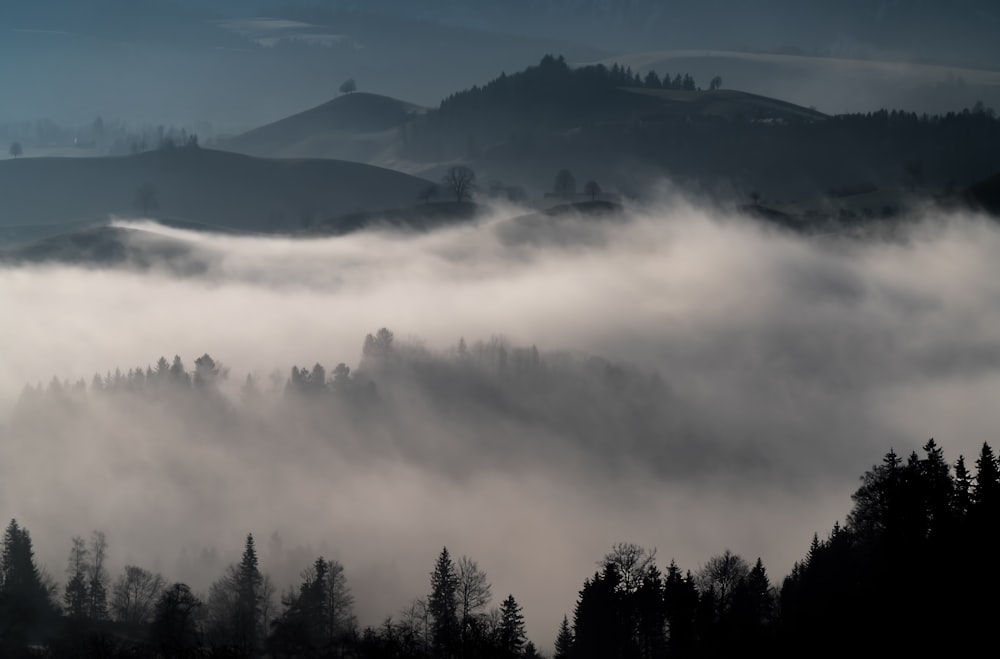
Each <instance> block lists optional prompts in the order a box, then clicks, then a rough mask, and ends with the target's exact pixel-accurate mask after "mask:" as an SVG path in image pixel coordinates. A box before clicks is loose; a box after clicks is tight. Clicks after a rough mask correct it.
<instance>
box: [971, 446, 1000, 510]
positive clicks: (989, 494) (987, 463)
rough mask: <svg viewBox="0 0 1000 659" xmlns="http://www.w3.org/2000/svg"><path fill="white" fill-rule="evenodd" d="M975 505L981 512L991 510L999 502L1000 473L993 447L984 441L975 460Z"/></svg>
mask: <svg viewBox="0 0 1000 659" xmlns="http://www.w3.org/2000/svg"><path fill="white" fill-rule="evenodd" d="M973 499H974V501H975V504H976V507H977V508H979V509H980V510H981V511H983V512H987V513H988V512H991V511H993V510H995V509H996V508H997V504H998V502H1000V473H998V468H997V459H996V457H995V456H994V455H993V449H992V448H990V445H989V444H986V443H984V444H983V448H982V450H981V451H980V453H979V458H978V459H977V460H976V486H975V488H974V489H973Z"/></svg>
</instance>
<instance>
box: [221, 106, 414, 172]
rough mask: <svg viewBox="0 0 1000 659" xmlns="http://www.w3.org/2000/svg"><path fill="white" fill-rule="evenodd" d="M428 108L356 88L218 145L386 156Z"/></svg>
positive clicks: (277, 153) (282, 152)
mask: <svg viewBox="0 0 1000 659" xmlns="http://www.w3.org/2000/svg"><path fill="white" fill-rule="evenodd" d="M424 112H426V109H425V108H422V107H420V106H418V105H414V104H412V103H407V102H406V101H400V100H397V99H394V98H389V97H388V96H381V95H379V94H369V93H364V92H356V93H351V94H344V95H342V96H339V97H338V98H335V99H333V100H332V101H328V102H326V103H323V104H322V105H318V106H316V107H314V108H311V109H309V110H306V111H304V112H300V113H298V114H294V115H292V116H290V117H285V118H284V119H280V120H278V121H275V122H272V123H269V124H266V125H264V126H261V127H259V128H255V129H253V130H250V131H248V132H246V133H243V134H241V135H237V136H236V137H233V138H230V139H227V140H221V141H219V142H218V143H217V145H216V146H218V147H219V148H223V149H226V150H228V151H234V152H236V153H244V154H247V155H253V156H262V157H268V158H338V159H343V160H354V161H358V162H367V163H375V162H381V161H384V160H387V159H389V158H390V157H391V154H392V152H393V150H394V148H395V146H396V144H397V142H398V141H399V140H400V139H401V137H402V135H401V131H402V128H403V126H404V125H405V124H406V123H407V122H408V121H412V120H413V119H415V118H416V117H418V116H420V115H421V114H423V113H424Z"/></svg>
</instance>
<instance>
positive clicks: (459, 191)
mask: <svg viewBox="0 0 1000 659" xmlns="http://www.w3.org/2000/svg"><path fill="white" fill-rule="evenodd" d="M441 183H442V184H443V185H444V187H445V188H447V189H448V190H450V191H451V193H452V194H453V195H455V200H456V201H459V202H462V201H467V200H470V199H472V194H473V193H474V192H475V191H476V173H475V172H474V171H472V169H471V168H470V167H466V166H465V165H456V166H454V167H451V168H450V169H448V172H447V173H446V174H445V175H444V178H442V179H441Z"/></svg>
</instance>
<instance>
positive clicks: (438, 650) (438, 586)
mask: <svg viewBox="0 0 1000 659" xmlns="http://www.w3.org/2000/svg"><path fill="white" fill-rule="evenodd" d="M457 593H458V575H457V574H456V573H455V564H454V563H453V562H452V560H451V556H450V555H449V554H448V548H447V547H444V548H443V549H442V550H441V554H440V555H439V556H438V559H437V563H436V564H435V565H434V571H433V572H431V594H430V597H429V598H428V599H427V606H428V609H429V612H430V615H431V620H432V622H431V642H432V643H433V645H434V651H435V654H436V656H438V657H442V658H448V657H454V656H456V655H457V653H458V644H459V636H460V633H459V632H460V630H459V620H458V602H457Z"/></svg>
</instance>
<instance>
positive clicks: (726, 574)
mask: <svg viewBox="0 0 1000 659" xmlns="http://www.w3.org/2000/svg"><path fill="white" fill-rule="evenodd" d="M748 574H750V564H749V563H747V562H746V560H745V559H743V558H742V557H741V556H739V555H737V554H734V553H733V552H731V551H729V550H728V549H727V550H726V551H724V552H723V553H722V554H717V555H715V556H713V557H711V558H710V559H708V562H707V563H705V566H704V567H703V568H701V570H700V571H699V572H698V577H697V583H698V587H699V588H701V589H702V591H707V590H708V589H709V588H714V589H715V594H716V596H717V597H718V599H719V607H720V609H721V610H725V609H726V608H728V606H729V600H730V599H732V593H733V589H734V588H735V587H736V584H738V583H739V582H740V580H742V579H746V577H747V575H748Z"/></svg>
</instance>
